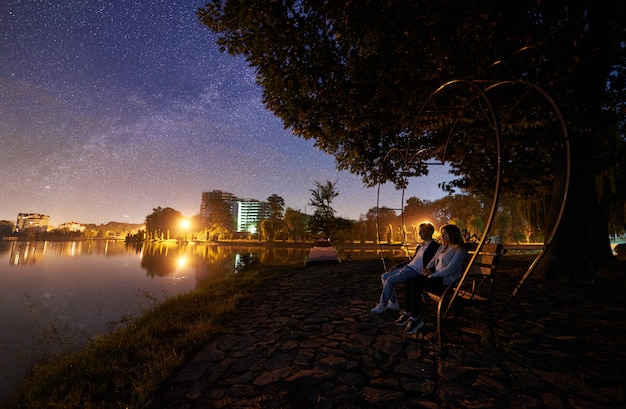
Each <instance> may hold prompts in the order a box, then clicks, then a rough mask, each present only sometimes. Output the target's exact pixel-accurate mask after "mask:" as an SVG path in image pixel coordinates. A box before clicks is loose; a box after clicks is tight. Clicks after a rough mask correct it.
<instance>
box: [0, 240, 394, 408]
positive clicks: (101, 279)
mask: <svg viewBox="0 0 626 409" xmlns="http://www.w3.org/2000/svg"><path fill="white" fill-rule="evenodd" d="M338 251H339V255H340V257H342V258H345V257H352V258H363V257H368V258H369V257H376V254H377V251H376V250H375V249H371V248H370V249H363V250H345V251H342V250H338ZM308 252H309V246H304V247H303V246H299V247H298V246H292V247H288V246H264V245H254V244H250V245H232V244H229V245H222V244H219V245H217V244H195V245H194V244H182V245H178V244H176V243H170V242H167V243H140V244H126V243H124V242H121V241H107V240H84V241H68V242H50V241H45V242H44V241H41V242H21V241H10V242H7V241H0V323H1V324H0V325H1V327H0V397H1V396H5V395H6V394H7V393H8V392H9V391H10V390H12V389H13V388H14V387H15V386H16V384H17V382H18V380H19V379H21V378H22V377H23V376H24V374H25V373H26V372H27V370H28V368H30V365H31V362H32V361H33V360H35V359H37V358H38V357H40V356H43V355H45V354H49V353H54V352H56V351H59V350H60V349H62V348H65V347H70V348H76V347H79V346H81V345H84V343H85V342H86V340H87V339H88V338H89V337H90V336H93V335H97V334H102V333H105V332H107V331H108V330H109V329H111V328H114V327H115V326H116V325H122V324H123V323H124V320H126V319H129V318H132V317H136V316H138V315H139V314H140V313H141V312H142V311H144V310H146V309H149V308H151V307H153V306H155V305H156V304H158V303H159V302H161V301H162V300H164V299H165V298H167V297H171V296H174V295H177V294H182V293H186V292H189V291H191V290H193V289H195V288H197V287H198V286H201V285H203V284H205V283H208V282H210V281H211V280H213V279H217V278H222V277H224V276H226V275H228V274H235V273H236V271H237V268H238V266H240V265H241V264H242V263H245V262H246V261H247V260H250V259H251V258H254V259H257V260H259V261H261V262H263V263H266V264H289V263H297V262H304V260H305V258H306V255H307V254H308ZM381 268H382V267H381Z"/></svg>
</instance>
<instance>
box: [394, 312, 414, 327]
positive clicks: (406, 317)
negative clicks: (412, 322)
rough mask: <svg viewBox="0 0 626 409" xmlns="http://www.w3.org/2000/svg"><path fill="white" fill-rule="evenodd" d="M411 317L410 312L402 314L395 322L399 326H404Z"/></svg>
mask: <svg viewBox="0 0 626 409" xmlns="http://www.w3.org/2000/svg"><path fill="white" fill-rule="evenodd" d="M409 318H411V316H410V315H408V314H404V313H402V314H400V316H399V317H398V319H397V320H395V321H394V322H393V323H394V324H396V325H397V326H399V327H403V326H405V325H406V324H407V321H409Z"/></svg>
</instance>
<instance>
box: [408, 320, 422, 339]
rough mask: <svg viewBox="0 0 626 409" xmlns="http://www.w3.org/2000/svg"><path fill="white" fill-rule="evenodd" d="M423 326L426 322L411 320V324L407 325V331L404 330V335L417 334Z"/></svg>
mask: <svg viewBox="0 0 626 409" xmlns="http://www.w3.org/2000/svg"><path fill="white" fill-rule="evenodd" d="M423 326H424V321H422V320H421V319H419V318H417V319H414V318H411V319H410V320H409V322H407V324H406V329H405V330H404V333H405V334H406V335H412V334H416V333H417V331H419V330H420V328H422V327H423Z"/></svg>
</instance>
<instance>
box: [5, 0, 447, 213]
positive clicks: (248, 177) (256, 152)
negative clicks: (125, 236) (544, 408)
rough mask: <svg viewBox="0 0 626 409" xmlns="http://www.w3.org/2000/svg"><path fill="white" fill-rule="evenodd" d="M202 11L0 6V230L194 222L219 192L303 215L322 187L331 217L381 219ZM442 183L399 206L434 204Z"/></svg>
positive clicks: (181, 6) (391, 201) (140, 4)
mask: <svg viewBox="0 0 626 409" xmlns="http://www.w3.org/2000/svg"><path fill="white" fill-rule="evenodd" d="M203 5H204V1H199V2H194V1H182V0H178V1H176V0H170V1H166V0H156V1H150V2H147V1H125V0H122V1H111V0H108V1H100V0H84V1H75V0H52V1H36V0H28V1H26V0H22V1H20V0H10V1H8V2H7V1H6V0H5V1H3V5H2V7H1V8H0V155H1V159H0V219H6V220H10V221H15V220H16V218H17V213H19V212H29V213H31V212H32V213H43V214H47V215H49V216H50V218H51V224H52V225H58V224H60V223H64V222H67V221H76V222H79V223H96V224H100V223H107V222H109V221H117V222H128V223H143V221H144V219H145V217H146V215H148V214H150V213H151V212H152V209H153V208H155V207H157V206H161V207H173V208H174V209H176V210H179V211H180V212H181V213H183V215H185V216H193V215H194V214H197V213H198V212H199V210H200V200H201V193H202V192H203V191H210V190H214V189H220V190H224V191H227V192H230V193H233V194H235V195H236V196H238V197H241V198H252V199H258V200H265V199H267V197H268V196H270V195H272V194H274V193H275V194H278V195H279V196H281V197H283V198H284V199H285V207H291V208H294V209H297V210H301V211H306V212H307V213H309V214H310V213H312V211H313V209H311V207H310V205H308V203H309V200H310V197H311V193H310V189H313V188H314V187H315V185H314V182H315V181H319V182H322V183H324V182H325V181H326V180H330V181H333V182H334V181H338V183H337V188H338V191H339V196H338V197H337V198H336V199H335V200H334V201H333V207H334V208H335V210H336V211H337V215H338V216H341V217H345V218H350V219H358V218H359V216H360V215H362V214H365V213H366V212H367V211H368V209H371V208H374V207H376V204H377V190H378V189H376V188H373V189H366V188H364V187H363V184H362V182H361V180H360V179H359V178H358V177H356V176H353V175H351V174H349V173H346V172H338V171H337V170H336V168H335V162H334V158H333V157H332V156H330V155H327V154H325V153H323V152H321V151H319V150H317V149H315V148H314V146H313V142H311V141H305V140H303V139H301V138H298V137H296V136H294V135H292V134H291V133H290V132H289V131H288V130H285V129H284V128H283V125H282V123H281V122H280V121H279V120H278V119H277V118H276V117H275V116H274V115H273V114H272V113H271V112H270V111H268V110H267V109H265V107H264V106H263V104H262V101H261V90H260V88H259V86H258V85H257V84H256V83H255V72H254V70H253V69H251V68H250V67H248V66H247V64H246V63H245V61H244V60H243V59H242V58H234V57H232V56H231V55H229V54H222V53H220V52H219V51H218V47H217V46H216V45H215V38H216V37H215V35H214V34H213V33H212V32H211V31H210V30H209V29H208V28H206V27H204V26H202V25H200V23H199V22H198V20H197V18H196V15H195V12H196V9H197V8H198V7H199V6H203ZM437 173H439V175H435V174H433V176H431V177H430V179H431V180H432V181H428V180H427V179H428V178H423V180H422V181H420V182H419V183H417V184H413V186H412V188H411V189H409V190H408V191H407V192H405V198H406V197H409V196H418V197H420V198H422V199H429V200H432V199H435V198H437V197H441V196H443V193H441V192H440V191H439V190H438V189H436V186H435V184H436V183H437V182H439V181H441V176H440V175H441V174H442V173H444V172H441V171H439V172H437ZM427 188H428V189H427ZM382 192H383V193H385V194H384V197H385V199H382V200H381V205H387V206H389V207H399V206H400V194H399V193H394V192H393V189H392V188H391V187H385V188H383V189H382Z"/></svg>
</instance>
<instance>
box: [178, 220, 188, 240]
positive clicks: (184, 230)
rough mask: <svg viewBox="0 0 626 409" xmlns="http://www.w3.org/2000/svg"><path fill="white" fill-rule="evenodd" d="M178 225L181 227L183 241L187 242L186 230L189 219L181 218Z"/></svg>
mask: <svg viewBox="0 0 626 409" xmlns="http://www.w3.org/2000/svg"><path fill="white" fill-rule="evenodd" d="M180 227H181V228H182V230H183V242H185V243H186V242H187V232H188V230H189V220H187V219H183V220H182V221H181V222H180Z"/></svg>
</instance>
